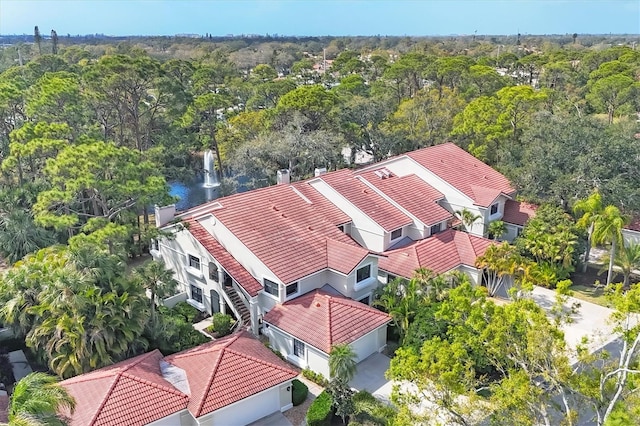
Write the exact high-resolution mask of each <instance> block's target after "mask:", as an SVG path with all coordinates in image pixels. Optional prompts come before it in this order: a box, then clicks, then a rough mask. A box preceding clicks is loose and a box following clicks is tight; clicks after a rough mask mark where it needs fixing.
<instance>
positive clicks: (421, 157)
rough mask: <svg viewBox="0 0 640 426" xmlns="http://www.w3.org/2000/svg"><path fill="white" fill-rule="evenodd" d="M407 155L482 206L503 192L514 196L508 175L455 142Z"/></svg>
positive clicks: (487, 205)
mask: <svg viewBox="0 0 640 426" xmlns="http://www.w3.org/2000/svg"><path fill="white" fill-rule="evenodd" d="M406 155H407V156H409V157H410V158H412V159H413V160H415V161H416V162H418V163H420V164H421V165H422V166H423V167H425V168H427V169H429V170H430V171H431V172H432V173H435V174H436V175H438V176H439V177H440V178H442V179H443V180H445V181H446V182H448V183H449V184H450V185H452V186H453V187H455V188H456V189H458V190H459V191H460V192H462V193H463V194H465V195H466V196H468V197H469V198H471V199H472V200H473V201H474V204H476V205H478V206H480V207H489V205H490V203H491V202H492V201H493V200H495V199H496V197H497V195H498V194H500V193H503V194H506V195H511V194H513V193H514V192H515V189H514V188H513V187H512V186H511V184H510V183H509V180H508V179H507V178H506V177H505V176H504V175H502V174H501V173H500V172H498V171H497V170H494V169H493V168H491V167H490V166H488V165H487V164H485V163H483V162H482V161H480V160H478V159H477V158H475V157H474V156H473V155H471V154H469V153H468V152H466V151H465V150H464V149H462V148H460V147H458V146H456V145H454V144H453V143H444V144H441V145H435V146H431V147H428V148H423V149H420V150H417V151H413V152H408V153H407V154H406Z"/></svg>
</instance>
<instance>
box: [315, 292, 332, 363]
mask: <svg viewBox="0 0 640 426" xmlns="http://www.w3.org/2000/svg"><path fill="white" fill-rule="evenodd" d="M316 292H318V290H316ZM322 296H324V297H326V298H327V299H328V301H327V311H328V312H327V323H328V324H327V326H328V328H327V330H328V331H329V352H331V348H332V347H333V327H331V302H332V301H333V297H331V295H330V294H328V293H324V292H323V293H322Z"/></svg>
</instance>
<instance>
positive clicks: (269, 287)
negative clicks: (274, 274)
mask: <svg viewBox="0 0 640 426" xmlns="http://www.w3.org/2000/svg"><path fill="white" fill-rule="evenodd" d="M264 291H266V292H267V293H269V294H271V295H273V296H276V297H278V296H279V295H280V292H279V290H278V283H274V282H273V281H270V280H268V279H266V278H265V279H264Z"/></svg>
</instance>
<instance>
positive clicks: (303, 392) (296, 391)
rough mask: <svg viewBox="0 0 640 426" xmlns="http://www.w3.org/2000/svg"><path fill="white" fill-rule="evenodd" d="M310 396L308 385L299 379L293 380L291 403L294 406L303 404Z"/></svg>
mask: <svg viewBox="0 0 640 426" xmlns="http://www.w3.org/2000/svg"><path fill="white" fill-rule="evenodd" d="M308 394H309V388H308V387H307V385H305V384H304V383H302V382H301V381H300V380H298V379H293V382H292V389H291V402H293V405H294V406H296V405H300V404H302V403H303V402H304V401H305V400H306V399H307V395H308Z"/></svg>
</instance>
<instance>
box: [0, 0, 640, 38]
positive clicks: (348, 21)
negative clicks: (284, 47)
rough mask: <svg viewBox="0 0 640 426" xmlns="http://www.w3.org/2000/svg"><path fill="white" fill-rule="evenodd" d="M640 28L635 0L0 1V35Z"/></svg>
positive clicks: (443, 32) (437, 32)
mask: <svg viewBox="0 0 640 426" xmlns="http://www.w3.org/2000/svg"><path fill="white" fill-rule="evenodd" d="M35 25H38V26H39V28H40V31H41V33H42V34H48V33H49V32H50V30H51V29H55V30H56V31H57V33H58V34H59V35H66V34H72V35H75V34H93V33H101V34H107V35H174V34H181V33H196V34H205V33H211V34H213V35H226V34H236V35H237V34H267V33H268V34H280V35H312V36H313V35H376V34H380V35H449V34H473V33H474V31H477V33H478V34H515V33H518V32H520V33H522V34H567V33H569V34H572V33H579V34H585V33H598V34H608V33H614V34H620V33H631V34H639V33H640V1H638V0H631V1H629V0H501V1H499V0H492V1H485V0H413V1H407V0H396V1H387V0H368V1H364V0H361V1H353V0H343V1H339V0H316V1H307V0H288V1H281V0H235V1H224V0H209V1H206V0H199V1H192V0H172V1H156V0H137V1H131V0H128V1H126V0H66V1H60V0H58V1H49V0H35V1H32V0H0V34H32V33H33V27H34V26H35Z"/></svg>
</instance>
